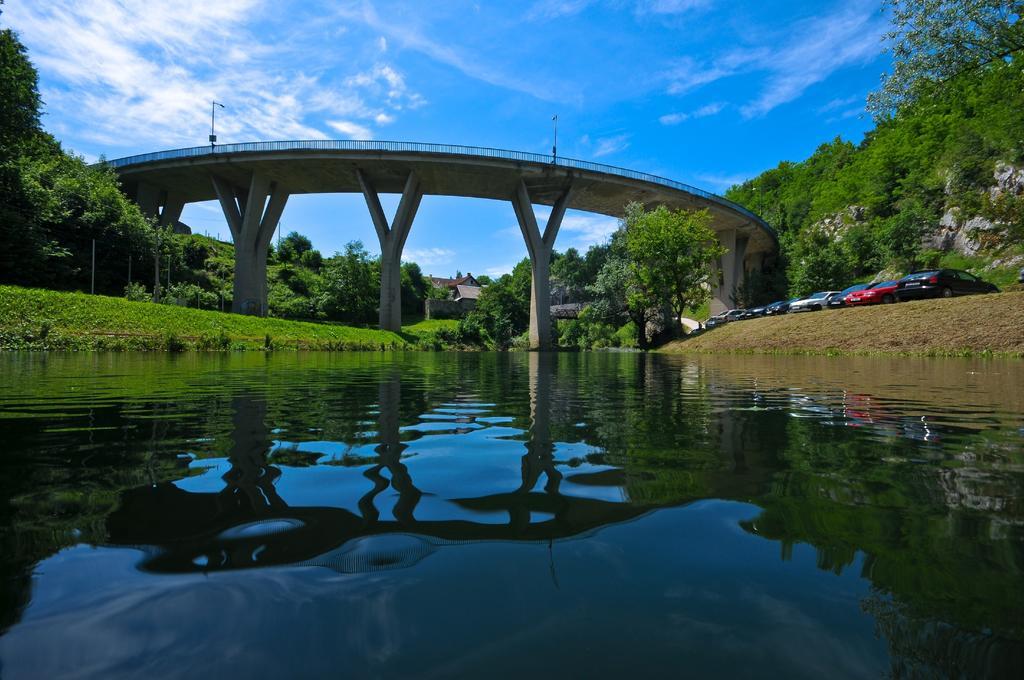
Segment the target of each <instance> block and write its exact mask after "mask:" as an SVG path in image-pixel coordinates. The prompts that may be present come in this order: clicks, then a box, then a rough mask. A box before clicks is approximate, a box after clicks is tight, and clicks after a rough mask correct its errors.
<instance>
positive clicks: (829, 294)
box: [789, 290, 840, 314]
mask: <svg viewBox="0 0 1024 680" xmlns="http://www.w3.org/2000/svg"><path fill="white" fill-rule="evenodd" d="M839 293H840V291H838V290H822V291H818V292H817V293H811V294H810V295H808V296H807V297H805V298H804V299H802V300H797V301H796V302H794V303H793V304H791V305H790V306H789V313H790V314H793V313H794V312H820V311H821V310H822V309H824V308H825V305H827V304H828V301H829V300H831V299H832V298H834V297H835V296H836V295H839Z"/></svg>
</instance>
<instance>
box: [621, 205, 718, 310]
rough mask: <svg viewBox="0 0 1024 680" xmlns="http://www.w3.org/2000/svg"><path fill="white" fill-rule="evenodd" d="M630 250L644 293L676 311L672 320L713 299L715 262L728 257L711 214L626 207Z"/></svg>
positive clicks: (637, 279) (627, 241)
mask: <svg viewBox="0 0 1024 680" xmlns="http://www.w3.org/2000/svg"><path fill="white" fill-rule="evenodd" d="M626 252H627V254H628V256H629V264H630V268H631V269H632V271H633V275H634V276H635V277H636V281H637V283H638V286H639V288H640V289H642V290H643V291H644V293H645V294H646V295H647V296H649V297H653V299H655V300H656V301H657V303H658V304H659V305H665V304H667V305H669V306H670V307H671V308H672V316H673V321H674V322H675V323H678V320H679V317H681V316H682V315H683V313H684V312H685V311H686V310H687V309H689V308H691V307H696V306H698V305H701V304H703V303H704V302H706V301H707V300H708V298H709V297H710V295H711V277H712V274H713V271H712V264H713V263H714V262H715V260H716V259H717V258H719V257H721V256H722V255H724V254H725V253H726V250H725V248H723V247H722V246H721V244H719V243H718V239H717V238H716V237H715V232H714V230H712V229H711V215H710V213H708V211H707V210H697V211H692V210H669V209H668V208H666V207H665V206H663V205H661V206H658V207H657V208H655V209H654V210H651V211H646V210H644V209H643V207H642V206H639V205H636V204H633V205H630V206H627V209H626Z"/></svg>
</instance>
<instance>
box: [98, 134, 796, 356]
mask: <svg viewBox="0 0 1024 680" xmlns="http://www.w3.org/2000/svg"><path fill="white" fill-rule="evenodd" d="M109 163H110V165H111V166H113V168H114V169H115V171H116V172H117V173H118V175H119V176H120V177H121V181H122V184H123V186H124V188H125V190H126V191H127V192H128V194H129V195H130V196H131V197H132V198H133V199H134V200H135V201H136V202H137V203H138V204H139V206H140V207H141V208H142V210H143V211H144V212H145V213H146V214H148V215H150V216H152V217H155V218H157V219H158V220H159V221H160V223H161V224H174V222H176V221H177V220H178V218H179V217H180V215H181V211H182V209H183V208H184V206H185V204H187V203H192V202H197V201H210V200H215V199H216V200H218V201H219V202H220V205H221V208H222V209H223V211H224V217H225V219H226V220H227V223H228V226H229V227H230V229H231V235H232V238H233V240H234V243H235V287H234V300H233V303H232V311H234V312H238V313H242V314H256V315H261V316H262V315H265V314H266V313H267V248H268V246H269V244H270V241H271V238H272V236H273V233H274V230H275V229H276V227H277V223H278V221H279V220H280V219H281V215H282V213H283V211H284V209H285V205H286V204H287V202H288V197H289V196H290V195H292V194H309V193H362V194H363V196H364V198H365V199H366V205H367V208H368V209H369V213H370V219H371V220H372V222H373V225H374V227H375V229H376V232H377V238H378V240H379V241H380V250H381V287H380V327H381V328H382V329H385V330H392V331H397V330H399V329H400V328H401V303H400V299H399V295H400V290H401V272H400V265H401V258H402V249H403V248H404V246H405V242H406V239H407V238H408V236H409V230H410V229H411V228H412V223H413V220H414V218H415V217H416V211H417V209H418V208H419V204H420V201H421V200H422V198H423V196H424V195H428V194H433V195H443V196H466V197H473V198H489V199H497V200H503V201H509V202H510V203H511V204H512V208H513V210H514V212H515V215H516V219H517V220H518V222H519V227H520V229H521V230H522V233H523V239H524V240H525V241H526V247H527V252H528V253H529V256H530V262H531V265H532V272H533V285H532V291H531V299H530V345H531V346H532V347H534V348H543V347H546V346H547V345H548V343H549V342H550V340H549V339H550V328H551V319H550V312H549V299H550V294H549V291H550V284H549V268H550V256H551V251H552V249H553V248H554V245H555V238H556V236H557V235H558V229H559V227H560V226H561V223H562V218H563V216H564V215H565V211H566V210H567V209H570V208H571V209H574V210H582V211H587V212H594V213H600V214H603V215H609V216H612V217H621V216H622V214H623V209H624V207H625V205H626V204H627V203H630V202H631V201H637V202H640V203H643V204H644V205H646V206H648V207H653V206H656V205H661V204H664V205H666V206H667V207H669V208H671V209H679V208H686V209H701V208H707V209H708V210H709V211H710V213H711V215H712V219H713V222H712V227H713V228H714V230H715V232H716V233H717V235H718V238H719V240H720V241H721V243H722V244H723V245H724V246H725V247H726V248H727V249H728V251H729V252H728V253H727V254H726V255H725V256H724V257H723V258H722V261H721V263H720V270H721V277H720V279H719V281H718V284H717V285H716V286H714V290H713V291H712V297H713V301H712V311H713V312H717V311H720V310H722V309H725V308H728V307H730V306H732V305H731V304H730V296H731V295H733V294H734V293H735V291H736V287H737V286H738V285H740V283H741V282H742V281H743V277H744V275H745V273H746V272H748V271H751V270H752V269H755V268H760V267H761V266H762V265H763V262H764V258H765V257H766V256H767V255H769V254H771V253H774V252H775V251H776V249H777V247H778V243H777V239H776V237H775V234H774V232H773V231H772V229H771V227H769V226H768V225H767V224H766V223H765V222H764V221H762V220H761V219H760V218H758V217H757V216H756V215H754V214H753V213H751V212H750V211H748V210H746V209H745V208H743V207H741V206H739V205H736V204H735V203H732V202H730V201H727V200H725V199H724V198H721V197H719V196H715V195H714V194H710V193H708V192H706V191H702V190H700V189H697V188H695V187H691V186H687V185H685V184H681V183H679V182H674V181H672V180H668V179H664V178H662V177H657V176H654V175H648V174H645V173H641V172H635V171H632V170H626V169H623V168H616V167H613V166H608V165H600V164H597V163H590V162H586V161H578V160H572V159H568V158H558V159H555V160H552V159H551V158H550V157H547V156H542V155H539V154H533V153H524V152H517V151H503V150H500V149H487V148H479V147H466V146H453V145H446V144H419V143H411V142H374V141H345V140H312V141H287V142H252V143H246V144H228V145H224V146H217V147H209V146H204V147H193V148H188V149H176V150H172V151H160V152H156V153H150V154H143V155H139V156H130V157H127V158H119V159H117V160H113V161H109ZM379 193H396V194H401V200H400V202H399V205H398V210H397V212H396V214H395V218H394V220H391V221H390V222H389V221H388V219H387V217H386V216H385V214H384V211H383V209H382V208H381V203H380V199H379ZM538 204H539V205H547V206H551V214H550V216H549V217H548V219H547V222H546V223H545V224H544V225H543V229H542V228H541V225H540V224H538V222H537V217H536V213H535V212H534V208H533V206H534V205H538Z"/></svg>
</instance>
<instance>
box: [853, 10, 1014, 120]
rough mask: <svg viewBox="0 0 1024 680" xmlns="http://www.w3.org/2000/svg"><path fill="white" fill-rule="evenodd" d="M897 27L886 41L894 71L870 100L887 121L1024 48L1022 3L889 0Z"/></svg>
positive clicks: (876, 111) (870, 106) (887, 75)
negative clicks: (963, 75) (967, 74)
mask: <svg viewBox="0 0 1024 680" xmlns="http://www.w3.org/2000/svg"><path fill="white" fill-rule="evenodd" d="M884 2H885V5H886V6H887V7H888V8H889V9H890V10H891V12H892V22H893V25H892V29H891V30H890V31H889V32H888V33H887V34H886V35H885V37H884V39H885V40H886V41H887V42H888V43H889V49H890V51H891V52H892V57H893V68H892V73H888V74H885V75H884V76H883V80H882V86H881V88H880V89H879V90H877V91H876V92H873V93H871V94H870V95H869V96H868V108H869V110H871V111H872V112H873V113H874V114H875V115H876V116H877V117H880V118H881V117H884V116H885V115H887V114H889V113H892V112H893V111H895V110H897V109H899V108H901V107H902V106H903V105H905V104H907V103H910V102H913V101H915V100H917V99H919V98H921V97H922V96H926V95H928V94H930V93H931V92H932V91H933V90H934V89H935V88H936V87H937V86H941V85H942V84H944V83H946V82H948V81H949V80H951V79H953V78H955V77H956V76H958V75H960V74H961V73H964V72H966V71H969V70H972V69H975V68H978V67H981V66H984V65H986V64H991V63H993V62H997V61H1003V60H1006V59H1010V58H1013V57H1016V56H1017V55H1019V53H1020V52H1021V51H1022V50H1024V25H1022V23H1021V16H1022V15H1024V2H1022V1H1021V0H884Z"/></svg>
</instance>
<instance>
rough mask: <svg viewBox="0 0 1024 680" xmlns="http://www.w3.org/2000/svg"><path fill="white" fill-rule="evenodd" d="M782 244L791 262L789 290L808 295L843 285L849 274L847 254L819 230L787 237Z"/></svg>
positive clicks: (837, 243)
mask: <svg viewBox="0 0 1024 680" xmlns="http://www.w3.org/2000/svg"><path fill="white" fill-rule="evenodd" d="M784 243H785V245H784V247H785V248H786V250H787V251H788V256H789V260H790V261H791V263H792V264H791V265H790V272H789V281H790V292H791V293H794V294H796V295H808V294H810V293H813V292H815V291H819V290H833V289H835V290H839V289H842V288H845V287H846V285H847V283H848V282H849V280H850V277H851V266H850V261H849V258H848V255H847V253H846V251H845V250H844V249H843V247H842V245H841V244H840V243H839V242H838V241H836V240H835V239H833V238H832V237H830V236H829V235H828V234H826V233H825V232H824V231H822V230H820V229H811V230H808V231H807V232H806V233H804V234H801V235H799V236H797V237H793V238H790V239H787V240H786V242H784Z"/></svg>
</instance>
